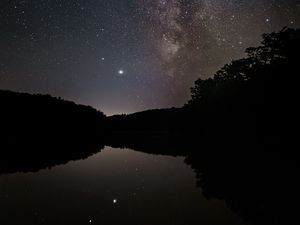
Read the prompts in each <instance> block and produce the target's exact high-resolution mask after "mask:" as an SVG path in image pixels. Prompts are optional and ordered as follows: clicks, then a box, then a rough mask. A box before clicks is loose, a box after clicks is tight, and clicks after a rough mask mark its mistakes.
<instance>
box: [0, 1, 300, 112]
mask: <svg viewBox="0 0 300 225" xmlns="http://www.w3.org/2000/svg"><path fill="white" fill-rule="evenodd" d="M299 25H300V0H293V1H287V0H251V1H249V0H239V1H237V0H222V1H221V0H219V1H217V0H202V1H201V0H19V1H16V0H0V89H9V90H13V91H20V92H29V93H43V94H51V95H53V96H57V97H58V96H61V97H62V98H65V99H68V100H73V101H75V102H77V103H81V104H87V105H91V106H93V107H95V108H97V109H99V110H101V111H103V112H104V113H106V114H108V115H110V114H115V113H128V112H134V111H140V110H145V109H149V108H162V107H171V106H182V105H183V104H184V103H185V102H186V101H187V100H188V99H189V88H190V87H191V86H192V85H193V83H194V81H195V80H196V79H197V78H198V77H201V78H207V77H210V76H212V75H213V74H214V72H216V71H217V70H218V69H219V68H220V67H221V66H222V65H224V64H225V63H228V62H230V61H231V60H233V59H238V58H240V57H243V56H244V50H245V48H247V47H249V46H257V45H258V44H259V42H260V40H261V34H262V33H266V32H272V31H275V30H277V31H278V30H280V29H281V28H282V27H284V26H288V27H293V28H298V27H299Z"/></svg>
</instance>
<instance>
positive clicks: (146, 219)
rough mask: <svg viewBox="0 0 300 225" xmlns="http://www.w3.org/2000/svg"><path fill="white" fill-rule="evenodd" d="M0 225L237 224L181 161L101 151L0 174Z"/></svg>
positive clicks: (118, 151)
mask: <svg viewBox="0 0 300 225" xmlns="http://www.w3.org/2000/svg"><path fill="white" fill-rule="evenodd" d="M0 224H1V225H2V224H3V225H10V224H11V225H22V224H49V225H50V224H51V225H59V224H103V225H108V224H131V225H134V224H136V225H145V224H153V225H158V224H163V225H168V224H170V225H171V224H172V225H177V224H178V225H179V224H180V225H194V224H195V225H196V224H197V225H200V224H214V225H217V224H219V225H225V224H226V225H238V224H244V223H243V222H242V219H241V218H240V217H238V216H237V215H236V213H233V212H232V211H231V210H230V209H228V207H227V206H226V204H225V202H224V201H222V200H216V199H211V200H208V199H207V198H206V197H204V196H203V194H202V189H201V188H199V187H196V174H195V172H194V171H193V170H192V168H191V167H190V166H189V165H187V164H186V163H185V162H184V157H173V156H160V155H151V154H146V153H141V152H137V151H133V150H129V149H113V148H110V147H105V149H104V150H102V151H101V152H99V153H97V154H95V155H93V156H91V157H89V158H87V159H85V160H79V161H72V162H69V163H67V164H65V165H59V166H55V167H53V168H51V169H43V170H40V171H39V172H35V173H32V172H30V173H13V174H2V175H1V176H0Z"/></svg>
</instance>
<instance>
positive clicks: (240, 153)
mask: <svg viewBox="0 0 300 225" xmlns="http://www.w3.org/2000/svg"><path fill="white" fill-rule="evenodd" d="M299 52H300V30H299V29H297V30H295V29H290V28H283V29H282V30H281V31H279V32H273V33H270V34H264V35H263V41H262V44H261V46H258V47H252V48H248V49H247V50H246V57H245V58H243V59H239V60H235V61H232V62H231V63H229V64H227V65H225V66H224V67H223V68H221V69H220V70H219V71H217V72H216V74H215V75H214V76H213V77H212V78H208V79H205V80H203V79H198V80H197V81H196V82H195V85H194V87H192V88H191V99H190V100H189V101H188V102H187V103H186V104H185V105H184V106H183V107H181V108H170V109H154V110H148V111H144V112H138V113H133V114H130V115H115V116H105V115H104V114H103V113H102V112H100V111H98V110H95V109H93V108H92V107H90V106H83V105H77V104H75V103H74V102H70V101H65V100H63V99H60V98H54V97H51V96H49V95H30V94H24V93H15V92H11V91H0V104H1V110H0V120H1V132H0V138H1V139H0V141H1V144H0V145H1V146H0V149H1V159H0V174H5V173H13V172H18V171H22V172H28V171H38V170H40V169H42V168H47V167H52V166H54V165H58V164H63V163H67V162H68V161H70V160H77V159H82V158H86V157H88V156H90V155H92V154H94V153H97V152H99V151H100V150H101V149H103V148H104V146H105V145H108V146H112V147H117V148H130V149H134V150H137V151H141V152H146V153H151V154H162V155H173V156H179V155H180V156H184V157H185V162H186V163H187V164H189V165H191V167H192V168H193V169H194V171H195V172H196V175H197V177H198V183H197V185H198V186H200V187H201V189H202V191H203V194H204V195H205V196H206V197H207V198H218V199H222V200H224V201H225V202H226V204H227V205H228V206H229V207H230V208H231V209H232V210H233V211H234V212H236V213H237V214H238V215H240V216H241V217H242V218H244V219H245V220H246V221H248V222H250V223H253V224H272V225H275V224H276V225H277V224H282V225H283V224H299V218H298V217H297V213H298V211H297V210H298V209H299V207H297V206H296V204H298V203H299V200H300V196H299V188H300V185H299V184H298V183H299V182H298V177H299V163H298V162H299V160H298V157H296V153H294V152H295V151H293V150H295V149H297V146H298V144H297V142H296V141H297V136H298V135H297V134H298V131H297V128H298V115H299V114H298V103H297V102H298V95H297V90H298V87H297V85H298V82H297V81H298V73H299V60H300V58H299Z"/></svg>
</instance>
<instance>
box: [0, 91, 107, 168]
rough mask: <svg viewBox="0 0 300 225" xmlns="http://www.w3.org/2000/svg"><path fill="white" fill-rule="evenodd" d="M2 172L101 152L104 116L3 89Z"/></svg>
mask: <svg viewBox="0 0 300 225" xmlns="http://www.w3.org/2000/svg"><path fill="white" fill-rule="evenodd" d="M0 102H1V110H0V123H1V131H0V149H1V158H0V174H1V173H10V172H16V171H23V172H27V171H37V170H39V169H42V168H46V167H51V166H54V165H57V164H61V163H66V162H68V161H69V160H75V159H81V158H86V157H87V156H89V155H91V154H92V153H95V152H97V151H100V150H101V148H103V147H104V144H103V138H102V137H101V136H102V133H103V128H104V120H105V118H106V117H105V116H104V114H103V113H101V112H98V111H96V110H95V109H93V108H92V107H88V106H82V105H76V104H75V103H73V102H70V101H65V100H62V99H57V98H53V97H51V96H49V95H30V94H23V93H15V92H10V91H0Z"/></svg>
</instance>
